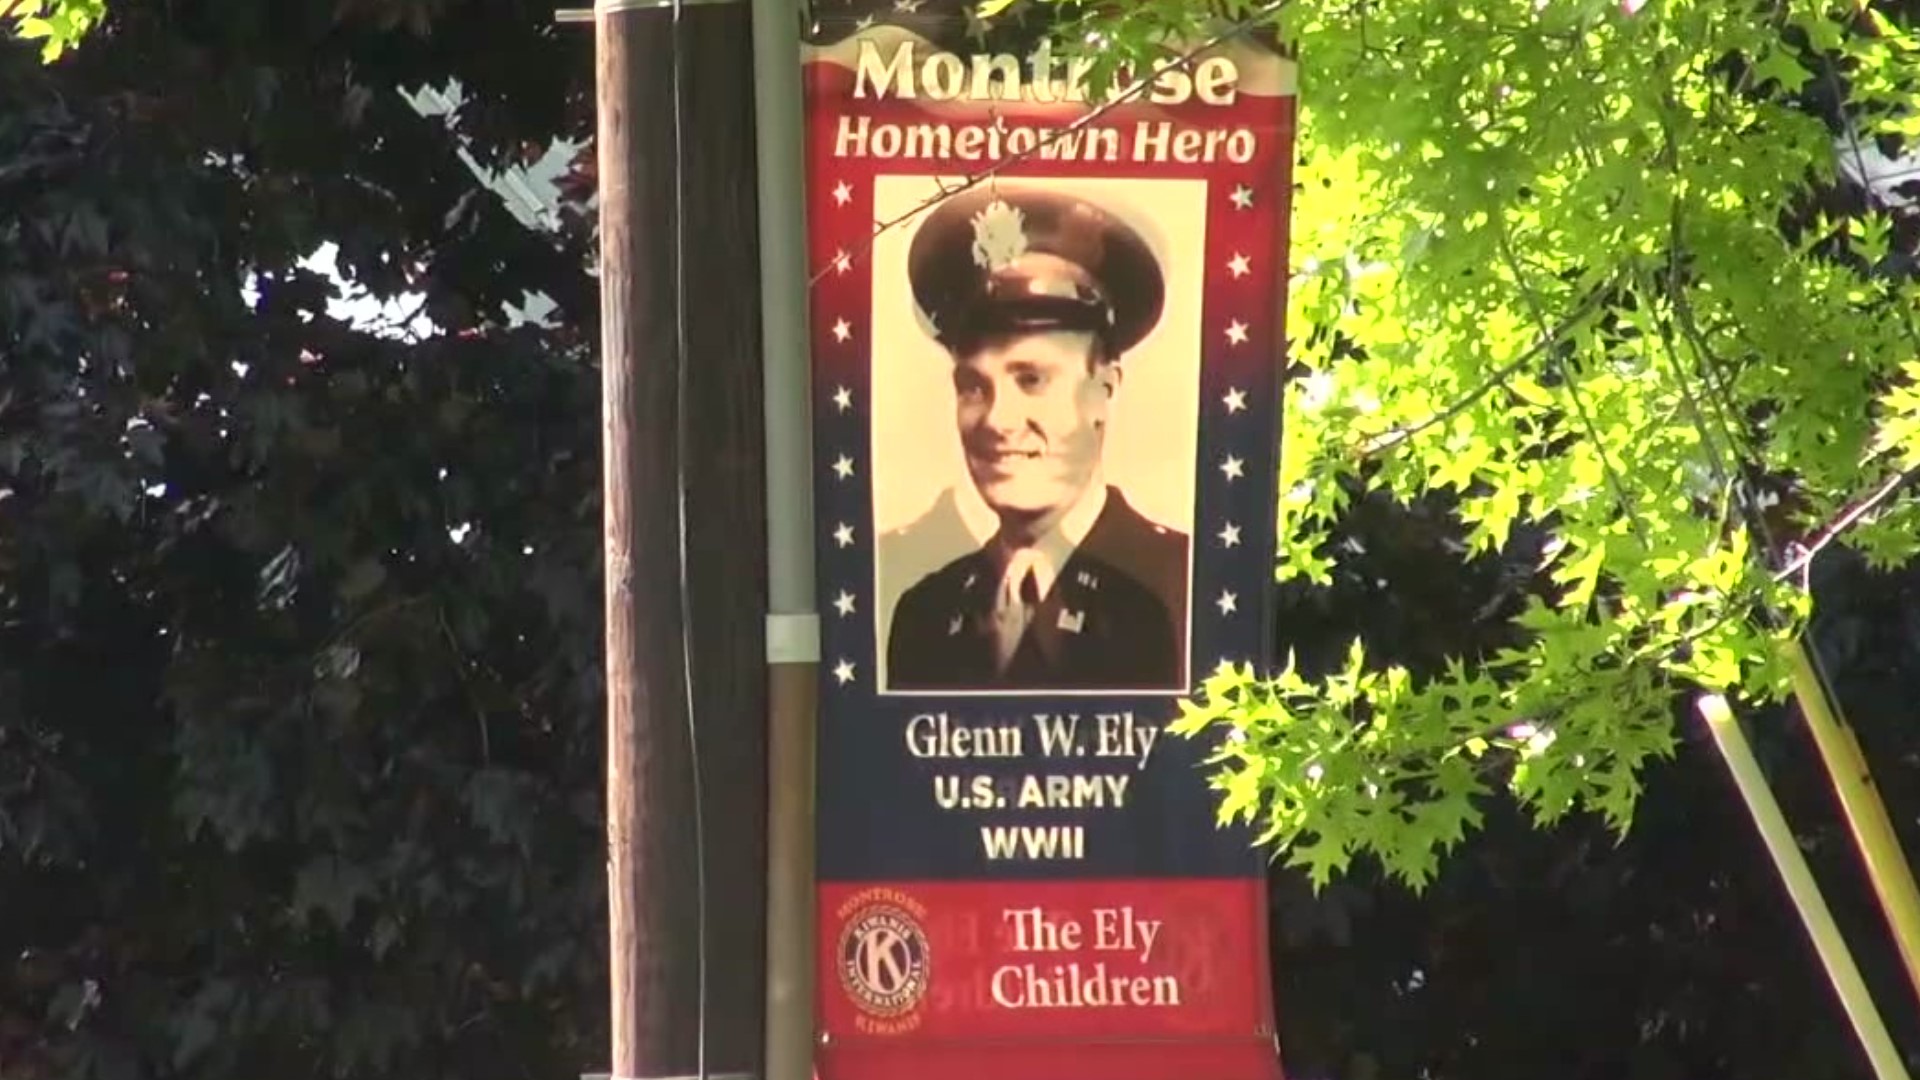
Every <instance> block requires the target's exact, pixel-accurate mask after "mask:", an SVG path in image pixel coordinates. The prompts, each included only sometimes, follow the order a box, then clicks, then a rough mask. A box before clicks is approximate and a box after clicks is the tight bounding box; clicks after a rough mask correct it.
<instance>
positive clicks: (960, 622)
mask: <svg viewBox="0 0 1920 1080" xmlns="http://www.w3.org/2000/svg"><path fill="white" fill-rule="evenodd" d="M965 625H967V617H966V616H965V615H955V616H954V617H953V619H952V621H950V622H948V623H947V636H948V637H958V636H959V634H960V628H961V627H963V626H965Z"/></svg>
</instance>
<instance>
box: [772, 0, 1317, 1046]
mask: <svg viewBox="0 0 1920 1080" xmlns="http://www.w3.org/2000/svg"><path fill="white" fill-rule="evenodd" d="M938 7H939V5H937V4H936V3H935V2H934V0H887V2H885V3H877V4H876V3H865V4H856V5H853V6H849V5H846V4H835V3H828V4H825V5H823V6H821V7H820V8H819V10H818V16H819V22H818V24H817V25H816V26H815V27H814V31H813V33H812V35H811V37H810V39H809V42H808V43H807V45H806V46H805V56H804V71H805V79H806V94H807V126H808V151H807V157H808V177H807V190H808V231H809V247H810V254H811V261H812V264H813V267H814V270H815V276H814V280H813V285H812V289H811V296H810V301H811V315H812V336H813V340H812V343H811V344H812V351H813V371H814V393H815V399H814V413H815V439H816V445H815V460H816V465H817V467H818V471H819V475H818V480H817V507H818V521H819V525H820V529H821V535H820V542H819V550H820V562H819V573H820V591H821V596H822V600H823V602H824V605H825V608H826V610H825V614H824V616H823V626H822V650H823V653H822V659H823V669H824V677H823V682H822V702H821V722H820V736H819V744H818V754H817V760H818V784H817V789H818V793H819V794H818V801H817V828H818V856H817V870H818V878H819V896H818V902H819V915H818V929H819V941H818V947H819V968H818V977H817V988H816V989H817V995H816V999H817V1004H818V1013H817V1014H818V1017H819V1025H820V1029H819V1039H820V1047H821V1049H820V1053H819V1066H820V1076H821V1080H866V1078H878V1077H892V1076H896V1075H905V1073H902V1072H901V1071H900V1070H902V1069H905V1070H907V1071H908V1072H911V1074H913V1075H914V1076H916V1077H921V1076H925V1077H929V1078H941V1077H949V1076H951V1077H959V1076H969V1077H971V1076H976V1075H980V1074H982V1073H987V1072H991V1073H992V1074H994V1075H995V1076H996V1080H1021V1078H1023V1077H1028V1076H1032V1077H1036V1078H1037V1077H1040V1076H1045V1077H1048V1078H1049V1080H1074V1078H1076V1077H1079V1076H1086V1077H1088V1078H1089V1080H1092V1078H1094V1077H1099V1078H1101V1080H1127V1078H1129V1077H1140V1078H1142V1080H1145V1078H1147V1077H1156V1078H1157V1077H1165V1076H1168V1075H1173V1074H1175V1073H1176V1072H1196V1074H1204V1075H1206V1076H1209V1077H1212V1078H1217V1080H1241V1078H1245V1080H1271V1078H1273V1077H1276V1076H1277V1075H1278V1062H1277V1057H1276V1054H1275V1048H1274V1044H1273V1035H1272V1019H1271V1001H1270V994H1269V989H1268V985H1269V982H1268V973H1267V965H1266V923H1265V919H1266V900H1265V891H1264V861H1263V859H1262V858H1261V856H1260V855H1259V853H1257V852H1256V851H1254V850H1253V849H1252V847H1251V845H1250V842H1249V836H1248V835H1247V834H1246V833H1245V832H1244V831H1241V830H1236V829H1223V828H1220V827H1219V826H1218V825H1217V823H1216V821H1217V818H1216V810H1215V808H1216V795H1215V793H1214V792H1212V791H1211V790H1210V789H1209V786H1208V783H1207V777H1206V772H1205V768H1204V759H1205V757H1206V754H1207V747H1206V746H1204V745H1202V744H1200V743H1198V742H1195V741H1193V740H1189V739H1185V738H1182V737H1179V736H1175V735H1172V734H1171V733H1169V731H1168V730H1167V729H1168V726H1169V724H1170V722H1171V721H1172V720H1173V719H1174V718H1175V717H1176V716H1177V715H1178V713H1179V703H1180V701H1181V699H1183V698H1185V697H1187V696H1188V695H1189V694H1190V693H1191V692H1192V690H1193V688H1194V686H1195V685H1196V684H1197V683H1198V682H1199V681H1200V680H1202V679H1204V678H1205V677H1206V675H1207V674H1208V673H1209V672H1211V671H1212V670H1214V669H1215V668H1216V667H1217V666H1218V665H1219V664H1221V663H1250V662H1264V661H1265V660H1266V659H1267V658H1266V656H1265V649H1264V647H1263V643H1264V641H1265V640H1266V637H1267V633H1266V631H1267V623H1268V620H1269V597H1268V592H1269V588H1270V582H1271V580H1272V560H1273V537H1272V532H1273V529H1272V522H1273V519H1274V491H1273V487H1274V484H1273V477H1274V476H1275V475H1276V468H1275V464H1276V463H1275V460H1274V455H1275V452H1276V447H1277V444H1278V439H1277V424H1278V419H1277V400H1278V371H1279V358H1280V354H1281V351H1282V347H1283V338H1282V332H1283V331H1282V326H1281V313H1282V310H1283V308H1284V287H1285V281H1286V243H1285V229H1286V221H1287V207H1288V194H1289V190H1290V177H1289V171H1288V165H1289V161H1290V157H1291V152H1292V142H1293V139H1292V135H1293V82H1294V67H1293V64H1292V62H1291V61H1290V60H1288V59H1286V58H1284V57H1282V56H1280V55H1279V54H1278V53H1277V52H1275V51H1273V50H1272V49H1271V48H1269V47H1267V46H1266V45H1263V44H1261V43H1258V42H1255V41H1253V40H1249V39H1246V38H1244V37H1243V38H1236V39H1233V40H1230V41H1229V42H1226V43H1223V44H1220V45H1216V46H1215V47H1213V48H1212V49H1210V50H1207V51H1205V52H1203V53H1200V54H1199V55H1197V56H1195V57H1193V58H1192V60H1191V62H1189V63H1188V64H1186V65H1183V66H1182V67H1180V68H1178V69H1173V70H1168V71H1165V72H1162V73H1160V74H1158V75H1156V76H1154V77H1153V78H1152V79H1151V81H1150V83H1149V85H1147V86H1146V87H1145V88H1144V89H1143V90H1142V92H1141V93H1139V94H1138V95H1137V97H1135V98H1134V99H1131V100H1129V101H1127V102H1126V103H1124V104H1121V105H1119V106H1117V107H1113V108H1108V109H1100V108H1098V107H1097V106H1095V105H1094V104H1092V103H1090V102H1089V101H1088V100H1087V97H1088V95H1087V94H1086V92H1085V87H1084V85H1083V80H1084V74H1085V68H1084V65H1083V64H1080V63H1077V62H1068V61H1066V60H1064V59H1062V58H1060V57H1057V56H1054V55H1052V54H1051V52H1050V50H1049V49H1048V48H1047V47H1046V46H1044V45H1041V46H1038V47H1032V46H1029V47H1027V48H1025V49H1023V51H1022V52H1021V53H1019V54H1014V53H1006V52H994V51H991V50H990V49H989V48H987V47H985V46H983V45H981V44H979V42H978V40H977V39H975V40H973V41H970V40H969V37H968V27H969V23H968V22H967V21H966V20H965V19H964V18H963V17H962V15H961V14H960V13H958V12H957V10H956V6H950V7H949V8H948V9H946V10H938Z"/></svg>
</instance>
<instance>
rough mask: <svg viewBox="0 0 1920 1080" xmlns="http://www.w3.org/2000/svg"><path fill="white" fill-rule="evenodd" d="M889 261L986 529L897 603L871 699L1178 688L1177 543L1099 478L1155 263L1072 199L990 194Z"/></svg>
mask: <svg viewBox="0 0 1920 1080" xmlns="http://www.w3.org/2000/svg"><path fill="white" fill-rule="evenodd" d="M907 261H908V274H909V276H910V278H911V282H912V288H913V293H914V299H915V301H916V302H917V303H918V305H919V307H920V309H921V311H922V312H923V313H924V314H925V316H926V318H927V320H928V322H929V323H930V324H931V326H932V327H933V328H934V332H935V335H936V336H937V337H938V339H939V341H940V343H941V344H942V345H943V346H944V347H945V348H946V349H947V351H948V352H949V353H950V354H951V356H952V358H953V387H954V401H955V417H956V420H957V421H958V425H959V429H960V444H961V448H962V450H963V452H964V455H965V458H966V466H967V472H968V475H969V476H970V477H971V479H972V481H973V485H974V487H975V489H976V490H978V491H979V493H980V496H981V498H982V499H983V500H984V501H985V502H986V504H987V506H988V507H990V508H991V509H992V510H993V511H994V512H995V513H996V514H997V515H998V516H999V519H1000V524H999V529H998V531H997V532H996V533H995V534H994V535H993V537H992V538H990V539H989V540H988V541H987V542H986V543H985V544H984V545H982V546H981V547H980V549H979V550H977V551H974V552H972V553H970V554H968V555H965V556H962V557H961V558H958V559H956V560H954V561H953V562H951V563H948V564H947V565H946V566H944V567H942V568H941V569H939V570H936V571H934V572H933V573H931V574H929V575H927V576H926V577H924V578H922V579H921V580H920V581H919V582H918V583H916V584H915V585H914V586H912V587H911V588H909V589H908V590H907V591H906V593H905V594H904V595H903V596H902V597H901V599H900V603H899V605H898V607H896V609H895V611H894V615H893V623H892V626H891V628H890V632H889V633H888V635H887V673H888V679H887V681H888V684H889V686H890V687H891V688H892V689H896V690H933V689H944V690H1014V689H1020V690H1166V691H1182V690H1185V689H1186V668H1187V664H1186V656H1185V643H1186V642H1185V639H1186V609H1187V547H1188V541H1187V537H1186V536H1185V535H1183V534H1181V533H1179V532H1176V531H1174V530H1171V529H1168V528H1166V527H1164V526H1161V525H1159V524H1156V523H1154V522H1151V521H1149V520H1147V519H1146V518H1145V517H1143V516H1142V515H1141V514H1140V513H1139V512H1138V511H1136V510H1135V509H1134V508H1133V507H1132V506H1131V505H1129V504H1128V502H1127V499H1126V496H1125V495H1124V494H1123V493H1122V492H1121V491H1120V489H1119V488H1117V487H1114V486H1112V485H1110V484H1108V483H1107V482H1106V479H1105V476H1104V474H1103V470H1102V467H1101V459H1102V454H1103V451H1104V449H1105V439H1106V430H1107V418H1108V415H1109V413H1110V411H1111V410H1112V408H1113V405H1114V400H1115V397H1116V395H1117V394H1118V393H1119V390H1120V385H1121V374H1122V369H1121V359H1122V357H1123V356H1124V355H1125V353H1126V351H1127V350H1128V349H1130V348H1132V347H1133V346H1134V345H1135V344H1137V343H1138V342H1139V341H1140V340H1141V339H1142V338H1143V337H1145V336H1146V334H1147V332H1148V331H1149V330H1151V329H1152V328H1153V326H1154V324H1155V323H1156V322H1158V320H1159V318H1160V312H1161V307H1162V305H1163V302H1164V297H1165V285H1164V283H1163V281H1162V279H1161V272H1160V266H1159V262H1158V260H1156V259H1155V258H1154V255H1153V252H1152V251H1151V250H1150V249H1149V248H1148V247H1147V244H1146V242H1145V241H1144V240H1143V239H1142V238H1141V237H1140V236H1139V234H1138V233H1136V232H1134V231H1133V230H1132V229H1131V228H1129V227H1128V226H1127V225H1126V224H1125V223H1123V222H1121V221H1120V220H1119V219H1117V218H1115V217H1114V216H1112V215H1111V214H1109V213H1107V212H1106V211H1104V210H1102V209H1100V208H1099V207H1097V206H1095V205H1093V204H1091V203H1089V202H1087V201H1086V200H1084V199H1081V198H1079V197H1077V196H1074V195H1071V194H1068V193H1066V192H1063V191H1054V190H1042V189H1033V188H1012V187H1010V186H1008V185H1005V184H997V185H991V186H989V185H982V186H980V187H977V188H974V189H971V190H969V191H967V192H963V193H961V194H959V195H956V196H953V197H951V198H949V199H947V200H945V201H943V202H942V203H941V204H940V205H939V206H938V207H936V208H935V209H934V210H933V211H932V212H930V213H929V214H928V215H927V218H926V221H925V223H924V224H923V225H922V226H921V227H920V231H919V232H918V233H917V234H916V235H915V237H914V240H913V243H912V245H911V249H910V251H909V253H908V257H907Z"/></svg>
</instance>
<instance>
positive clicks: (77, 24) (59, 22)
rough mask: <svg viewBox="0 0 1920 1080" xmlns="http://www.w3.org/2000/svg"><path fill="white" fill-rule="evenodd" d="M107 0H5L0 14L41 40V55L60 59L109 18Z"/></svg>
mask: <svg viewBox="0 0 1920 1080" xmlns="http://www.w3.org/2000/svg"><path fill="white" fill-rule="evenodd" d="M106 13H107V0H4V2H0V17H7V18H11V19H13V22H14V32H15V33H16V34H18V35H19V36H20V37H21V38H23V39H25V40H28V41H39V42H41V46H40V57H41V59H43V60H46V61H49V62H51V61H54V60H58V59H59V58H60V56H61V54H62V53H65V52H66V51H67V50H68V49H71V48H73V47H74V46H75V45H78V44H79V43H80V39H81V38H84V37H86V35H87V32H88V31H90V30H92V29H93V28H94V27H95V26H96V25H98V24H99V22H100V20H101V19H102V18H105V17H106Z"/></svg>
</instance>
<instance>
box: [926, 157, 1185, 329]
mask: <svg viewBox="0 0 1920 1080" xmlns="http://www.w3.org/2000/svg"><path fill="white" fill-rule="evenodd" d="M907 274H908V277H909V278H910V280H911V281H912V285H913V296H914V300H915V302H916V303H918V304H919V305H920V310H921V311H922V312H923V313H924V314H925V315H926V317H927V319H928V321H929V322H931V323H932V324H933V327H934V331H935V336H936V337H938V338H939V340H940V343H941V344H943V345H945V346H946V347H947V348H948V349H949V350H951V351H953V352H955V353H964V352H966V351H967V350H969V349H971V348H973V347H976V346H977V345H979V344H980V342H981V341H982V340H983V339H986V338H988V337H991V336H993V335H995V334H1003V333H1010V332H1013V333H1017V332H1021V331H1040V330H1088V331H1092V332H1094V333H1095V334H1098V335H1100V337H1102V338H1103V339H1104V340H1105V342H1106V345H1107V348H1108V349H1109V350H1110V351H1111V352H1112V353H1113V354H1115V355H1118V354H1120V353H1123V352H1125V351H1127V350H1128V349H1130V348H1132V347H1133V346H1134V345H1137V344H1138V343H1139V342H1140V339H1141V338H1144V337H1146V336H1147V333H1148V331H1150V330H1152V329H1153V326H1154V324H1155V323H1157V322H1158V321H1159V320H1160V312H1161V308H1162V307H1163V306H1164V305H1165V302H1166V284H1165V282H1164V281H1163V280H1162V277H1161V271H1160V262H1159V260H1158V259H1156V258H1155V257H1154V254H1153V251H1152V249H1150V248H1149V247H1148V246H1147V242H1146V241H1145V240H1144V239H1142V238H1141V236H1140V234H1139V233H1137V232H1135V231H1134V230H1133V229H1132V228H1131V227H1129V226H1128V225H1127V224H1126V223H1125V222H1123V221H1121V220H1120V219H1119V218H1117V217H1115V216H1113V215H1112V214H1110V213H1108V212H1107V211H1105V210H1103V209H1101V208H1100V207H1098V206H1095V205H1094V204H1093V203H1090V202H1088V201H1086V200H1085V199H1082V198H1080V197H1079V196H1077V195H1072V194H1069V193H1067V192H1064V191H1054V190H1047V189H1043V188H1029V187H1017V186H1013V185H1008V184H981V185H979V186H977V187H973V188H970V189H968V190H967V191H964V192H961V193H960V194H958V195H954V196H951V197H949V198H947V199H945V200H942V201H941V203H940V204H939V205H938V206H936V207H935V208H934V209H933V210H932V211H930V212H929V213H928V214H927V216H926V218H925V220H924V221H923V222H922V223H921V225H920V231H919V232H918V233H917V234H915V236H914V238H913V244H912V247H911V249H910V250H909V251H908V253H907Z"/></svg>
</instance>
